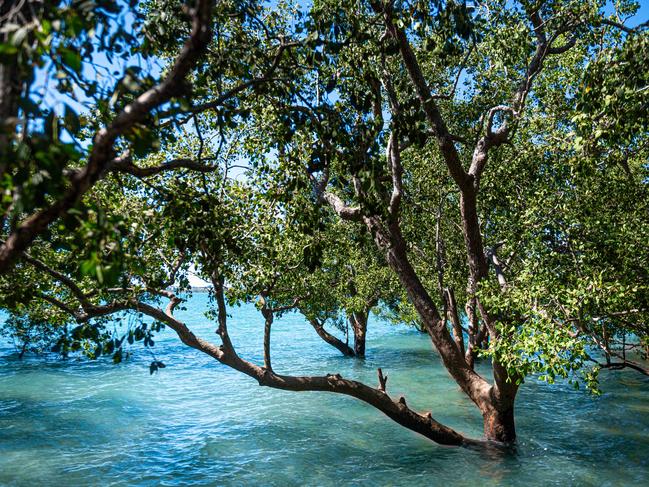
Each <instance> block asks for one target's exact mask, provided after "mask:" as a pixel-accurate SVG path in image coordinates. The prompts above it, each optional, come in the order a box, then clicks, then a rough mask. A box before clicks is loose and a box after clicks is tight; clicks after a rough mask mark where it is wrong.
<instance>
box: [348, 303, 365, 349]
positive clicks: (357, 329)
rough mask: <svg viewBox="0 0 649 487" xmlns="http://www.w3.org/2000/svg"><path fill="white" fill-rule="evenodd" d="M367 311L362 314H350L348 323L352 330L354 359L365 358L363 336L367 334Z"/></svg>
mask: <svg viewBox="0 0 649 487" xmlns="http://www.w3.org/2000/svg"><path fill="white" fill-rule="evenodd" d="M368 314H369V310H363V312H360V313H357V312H354V313H352V314H351V316H350V318H349V321H350V323H351V325H352V329H353V330H354V355H355V356H356V357H365V335H366V333H367V316H368Z"/></svg>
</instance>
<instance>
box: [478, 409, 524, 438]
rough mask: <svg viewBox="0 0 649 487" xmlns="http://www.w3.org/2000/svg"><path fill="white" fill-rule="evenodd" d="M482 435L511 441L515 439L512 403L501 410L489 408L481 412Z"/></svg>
mask: <svg viewBox="0 0 649 487" xmlns="http://www.w3.org/2000/svg"><path fill="white" fill-rule="evenodd" d="M482 418H483V422H484V435H485V438H486V439H487V440H491V441H498V442H501V443H513V442H514V441H515V440H516V427H515V424H514V405H513V404H512V405H511V406H510V407H507V408H505V409H503V410H497V409H495V408H489V409H488V410H486V411H485V412H483V413H482Z"/></svg>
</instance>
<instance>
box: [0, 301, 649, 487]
mask: <svg viewBox="0 0 649 487" xmlns="http://www.w3.org/2000/svg"><path fill="white" fill-rule="evenodd" d="M205 305H206V295H204V294H198V295H195V296H194V297H193V298H192V300H191V301H190V302H189V303H188V305H187V308H188V310H187V311H181V312H179V316H180V317H182V318H183V319H185V320H186V322H188V323H190V324H192V325H195V329H196V330H197V331H199V332H200V333H199V335H202V336H204V337H206V338H210V337H212V336H213V329H214V326H213V325H212V324H209V323H206V320H205V319H204V318H203V316H202V312H203V310H204V309H205ZM231 314H232V317H231V318H230V329H231V334H232V335H233V340H234V343H235V345H236V346H237V348H238V351H239V353H240V354H241V355H243V356H244V357H246V358H249V359H252V360H257V361H260V359H261V354H260V352H261V331H262V329H263V323H262V320H261V319H260V316H259V313H258V312H257V311H256V310H254V308H251V307H244V308H234V309H233V310H231ZM273 330H274V331H273V350H274V353H273V359H274V360H273V364H274V368H275V369H276V370H277V371H278V372H283V373H296V374H297V373H302V374H309V373H313V374H323V373H335V372H339V373H341V374H342V375H343V376H345V377H355V378H359V379H362V380H365V381H367V382H369V383H371V384H374V383H375V382H376V368H377V367H382V368H383V370H384V371H386V372H387V374H388V376H389V381H388V391H389V392H390V393H391V394H402V395H405V396H406V398H407V399H408V403H409V404H410V405H413V406H415V407H417V408H421V409H422V410H424V409H425V410H432V411H433V415H434V417H435V418H436V419H438V420H440V421H442V422H444V423H446V424H448V425H450V426H453V427H455V428H457V429H459V430H460V431H462V432H464V433H466V434H469V435H474V436H479V435H480V429H481V423H480V418H479V415H478V414H477V412H476V410H475V408H474V407H473V406H472V405H471V404H470V403H469V401H468V400H467V399H466V398H465V397H464V396H463V395H462V394H461V393H460V392H459V391H458V389H457V387H456V386H454V385H453V383H452V381H451V380H450V379H449V378H448V376H447V373H446V372H445V371H444V370H443V369H442V367H441V365H440V363H439V360H438V358H437V357H436V355H435V354H434V352H433V351H432V349H431V345H430V341H429V339H428V338H427V337H426V336H424V335H421V334H419V333H418V332H416V331H414V330H412V329H407V328H405V327H393V326H388V325H385V324H382V323H378V322H376V321H371V322H370V329H369V336H368V356H367V359H366V360H365V361H364V362H361V361H357V360H354V359H348V358H345V357H342V356H340V354H339V353H338V352H337V351H336V350H335V349H333V348H331V347H329V346H327V345H326V344H324V343H323V342H322V341H321V340H320V339H319V338H318V337H317V335H316V334H315V332H314V331H313V330H312V329H311V328H310V327H309V326H308V325H307V324H306V323H305V322H304V321H303V320H302V319H300V317H299V316H297V315H291V316H286V317H284V318H282V319H280V320H278V321H276V324H275V325H274V329H273ZM155 351H156V355H157V357H158V359H160V360H162V361H164V362H165V363H166V364H167V368H166V369H164V370H162V371H161V373H158V374H156V375H154V376H150V375H149V371H148V364H149V363H150V362H151V360H152V358H151V355H150V354H149V353H148V352H146V351H135V353H134V355H133V357H132V358H131V359H130V360H129V361H128V362H127V363H124V364H121V365H119V366H114V365H112V364H110V363H109V362H108V361H104V360H100V361H95V362H88V361H80V360H67V361H63V360H58V359H54V358H49V359H45V360H44V359H43V358H33V357H31V358H25V359H23V360H22V361H21V360H18V359H17V356H16V354H15V353H14V352H13V350H12V349H11V348H10V347H8V346H7V345H6V344H4V345H0V485H29V486H32V485H71V486H75V485H277V486H289V485H319V486H320V485H322V486H326V485H338V486H340V485H453V486H462V485H487V486H491V485H512V486H526V485H543V486H546V485H561V486H564V485H576V486H583V485H594V486H595V485H597V486H600V485H610V486H620V485H647V483H648V481H649V456H648V452H649V448H648V447H649V401H648V400H649V380H647V378H646V377H642V376H640V375H639V374H637V373H634V372H631V371H628V372H627V371H621V372H614V373H603V374H602V387H603V389H604V391H605V392H604V395H603V396H601V397H598V398H593V397H591V396H589V395H587V394H586V393H584V392H580V391H575V390H573V389H572V388H571V387H570V386H569V385H567V384H566V385H555V386H548V385H545V384H542V383H537V382H535V381H533V380H530V381H529V382H528V383H527V384H525V385H524V387H523V389H522V390H521V393H520V395H519V400H518V403H517V406H518V413H517V425H518V434H519V444H518V447H517V450H516V451H514V452H501V451H472V450H466V449H457V448H445V447H440V446H437V445H435V444H433V443H431V442H429V441H428V440H426V439H424V438H422V437H420V436H417V435H416V434H414V433H411V432H410V431H407V430H405V429H403V428H401V427H400V426H398V425H396V424H395V423H393V422H391V421H390V420H389V419H388V418H386V417H385V416H383V415H382V414H381V413H380V412H378V411H376V410H374V409H372V408H370V407H368V406H365V405H364V404H362V403H360V402H358V401H356V400H354V399H351V398H348V397H343V396H337V395H333V394H327V393H314V392H304V393H294V392H283V391H277V390H272V389H266V388H262V387H259V386H258V385H257V383H256V382H255V381H253V380H251V379H249V378H247V377H245V376H242V375H241V374H239V373H237V372H234V371H232V370H230V369H228V368H226V367H224V366H222V365H220V364H218V363H217V362H215V361H214V360H212V359H210V358H209V357H207V356H204V355H202V354H200V353H199V352H196V351H193V350H190V349H188V348H186V347H185V346H183V345H182V344H181V343H180V342H179V340H178V339H177V338H175V337H174V335H173V334H172V332H170V331H165V332H163V333H162V334H161V335H159V337H158V340H157V341H156V346H155Z"/></svg>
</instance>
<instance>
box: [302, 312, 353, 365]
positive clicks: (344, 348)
mask: <svg viewBox="0 0 649 487" xmlns="http://www.w3.org/2000/svg"><path fill="white" fill-rule="evenodd" d="M309 323H311V326H312V327H313V329H314V330H315V331H316V333H317V334H318V336H319V337H320V338H322V339H323V340H324V341H325V342H327V343H328V344H329V345H331V346H332V347H335V348H336V349H338V350H339V351H340V352H341V353H342V354H343V355H347V356H348V357H353V356H354V355H355V352H354V349H353V348H351V347H350V346H349V345H347V344H346V343H345V342H343V341H342V340H340V339H338V338H336V337H335V336H334V335H332V334H331V333H329V332H328V331H327V330H325V328H324V325H323V324H322V323H320V322H319V321H318V320H315V319H309Z"/></svg>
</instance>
